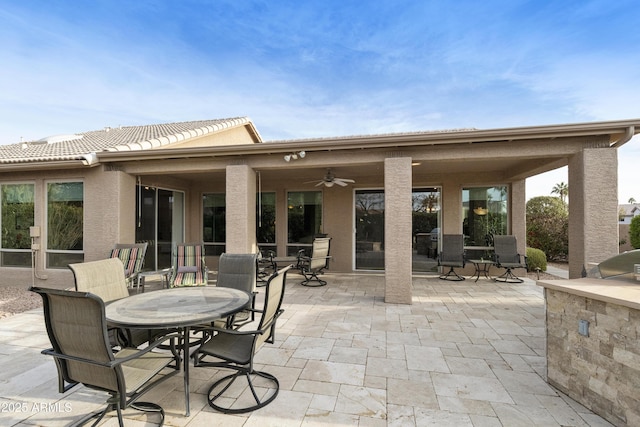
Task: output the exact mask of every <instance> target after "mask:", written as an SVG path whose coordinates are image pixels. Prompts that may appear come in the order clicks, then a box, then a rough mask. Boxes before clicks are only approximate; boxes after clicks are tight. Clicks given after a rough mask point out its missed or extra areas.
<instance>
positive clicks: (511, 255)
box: [493, 236, 520, 264]
mask: <svg viewBox="0 0 640 427" xmlns="http://www.w3.org/2000/svg"><path fill="white" fill-rule="evenodd" d="M493 247H494V251H495V254H496V261H497V262H498V263H500V264H520V255H519V254H518V243H517V241H516V237H515V236H493Z"/></svg>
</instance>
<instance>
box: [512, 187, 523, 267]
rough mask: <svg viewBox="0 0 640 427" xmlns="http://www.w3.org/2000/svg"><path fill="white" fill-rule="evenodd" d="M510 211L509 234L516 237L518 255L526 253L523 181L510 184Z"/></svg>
mask: <svg viewBox="0 0 640 427" xmlns="http://www.w3.org/2000/svg"><path fill="white" fill-rule="evenodd" d="M510 194H511V197H510V199H511V200H510V202H509V206H510V211H511V220H510V224H511V234H512V235H514V236H516V240H517V242H518V253H519V254H520V255H523V256H524V255H526V253H527V197H526V185H525V181H524V180H519V181H514V182H512V183H511V192H510Z"/></svg>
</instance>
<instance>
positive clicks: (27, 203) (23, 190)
mask: <svg viewBox="0 0 640 427" xmlns="http://www.w3.org/2000/svg"><path fill="white" fill-rule="evenodd" d="M33 192H34V186H33V184H5V185H3V186H2V247H3V248H4V249H29V248H30V247H31V239H29V227H31V226H32V225H33V209H34V208H33V200H34V196H33Z"/></svg>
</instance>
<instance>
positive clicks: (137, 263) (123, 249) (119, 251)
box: [111, 242, 148, 287]
mask: <svg viewBox="0 0 640 427" xmlns="http://www.w3.org/2000/svg"><path fill="white" fill-rule="evenodd" d="M147 244H148V243H147V242H144V243H133V244H125V243H117V244H116V246H115V248H113V249H112V250H111V258H120V261H122V264H123V265H124V277H125V278H126V279H127V285H128V286H129V287H133V284H134V283H136V284H137V283H138V274H139V273H140V272H141V271H142V267H143V266H144V257H145V255H146V253H147Z"/></svg>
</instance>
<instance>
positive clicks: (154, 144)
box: [106, 116, 251, 151]
mask: <svg viewBox="0 0 640 427" xmlns="http://www.w3.org/2000/svg"><path fill="white" fill-rule="evenodd" d="M202 121H206V122H216V123H213V124H210V125H205V126H200V127H195V128H193V129H188V130H185V131H182V132H177V133H171V134H168V135H163V136H159V137H157V138H151V139H146V140H144V141H136V142H132V143H129V144H121V145H117V146H115V147H109V148H107V149H106V151H138V150H145V149H153V148H158V147H162V146H165V145H170V144H173V143H176V142H181V141H186V140H187V139H190V138H195V137H198V136H204V135H207V134H210V133H215V132H218V131H221V130H225V129H229V128H232V127H236V126H240V125H244V124H248V123H250V122H251V121H250V120H249V118H248V117H246V116H242V117H232V118H228V119H214V120H202ZM202 121H198V120H195V121H189V122H174V123H165V125H172V124H178V123H197V122H202ZM151 126H153V125H151Z"/></svg>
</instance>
